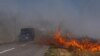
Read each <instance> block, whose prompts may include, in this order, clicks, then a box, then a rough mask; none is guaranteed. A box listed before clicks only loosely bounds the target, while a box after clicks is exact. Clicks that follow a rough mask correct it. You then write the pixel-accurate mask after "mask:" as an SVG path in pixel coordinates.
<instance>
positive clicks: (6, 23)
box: [0, 0, 100, 41]
mask: <svg viewBox="0 0 100 56" xmlns="http://www.w3.org/2000/svg"><path fill="white" fill-rule="evenodd" d="M99 18H100V1H99V0H84V1H83V0H76V1H74V0H42V1H41V0H34V1H33V0H9V1H7V0H0V35H1V36H0V39H3V40H5V39H6V38H8V39H10V38H12V40H14V39H15V37H16V36H17V35H18V34H19V31H20V29H21V28H25V27H34V28H38V29H45V30H55V28H56V27H57V25H58V24H61V28H62V29H63V30H64V31H67V30H68V31H71V32H73V33H75V34H77V35H80V36H82V35H88V36H91V37H94V38H95V37H96V38H99V37H100V34H99V33H100V25H99V24H100V22H99V21H100V19H99ZM8 36H10V37H8ZM5 37H6V38H5ZM8 39H7V40H8ZM3 40H2V41H3Z"/></svg>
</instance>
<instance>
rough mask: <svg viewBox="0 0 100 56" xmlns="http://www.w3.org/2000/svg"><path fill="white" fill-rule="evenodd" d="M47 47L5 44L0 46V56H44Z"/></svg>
mask: <svg viewBox="0 0 100 56" xmlns="http://www.w3.org/2000/svg"><path fill="white" fill-rule="evenodd" d="M47 49H48V46H44V45H38V44H34V43H32V42H29V43H23V44H18V43H17V44H16V43H13V44H5V45H1V46H0V56H44V53H45V52H46V51H47Z"/></svg>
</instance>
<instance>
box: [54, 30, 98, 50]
mask: <svg viewBox="0 0 100 56" xmlns="http://www.w3.org/2000/svg"><path fill="white" fill-rule="evenodd" d="M54 39H55V41H56V43H57V44H59V45H60V46H63V47H64V48H68V47H70V46H72V47H76V48H78V49H79V50H87V51H91V52H95V51H100V43H93V42H91V41H89V39H87V40H83V42H82V41H78V40H77V39H70V40H66V39H64V38H63V36H62V35H61V31H60V29H58V30H57V31H56V33H55V36H54Z"/></svg>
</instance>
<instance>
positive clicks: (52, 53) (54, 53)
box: [45, 47, 100, 56]
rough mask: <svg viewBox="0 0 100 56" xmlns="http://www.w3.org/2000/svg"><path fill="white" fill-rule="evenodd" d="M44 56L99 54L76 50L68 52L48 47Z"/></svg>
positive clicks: (87, 55) (99, 53)
mask: <svg viewBox="0 0 100 56" xmlns="http://www.w3.org/2000/svg"><path fill="white" fill-rule="evenodd" d="M45 56H100V52H94V53H91V52H88V51H78V50H72V51H70V50H68V49H63V48H56V47H50V48H49V49H48V51H47V52H46V53H45Z"/></svg>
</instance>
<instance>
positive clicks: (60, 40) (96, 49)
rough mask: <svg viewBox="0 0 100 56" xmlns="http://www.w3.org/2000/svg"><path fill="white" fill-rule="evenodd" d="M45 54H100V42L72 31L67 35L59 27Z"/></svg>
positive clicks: (52, 55)
mask: <svg viewBox="0 0 100 56" xmlns="http://www.w3.org/2000/svg"><path fill="white" fill-rule="evenodd" d="M70 37H71V38H70ZM48 44H49V45H50V48H49V49H48V51H47V53H46V54H45V56H100V42H99V40H96V39H91V38H89V37H87V36H86V37H83V38H80V39H79V38H78V37H76V36H73V35H72V34H71V33H67V35H66V36H63V35H62V34H61V30H60V29H57V31H56V32H55V34H54V37H53V40H51V39H50V40H48Z"/></svg>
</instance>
